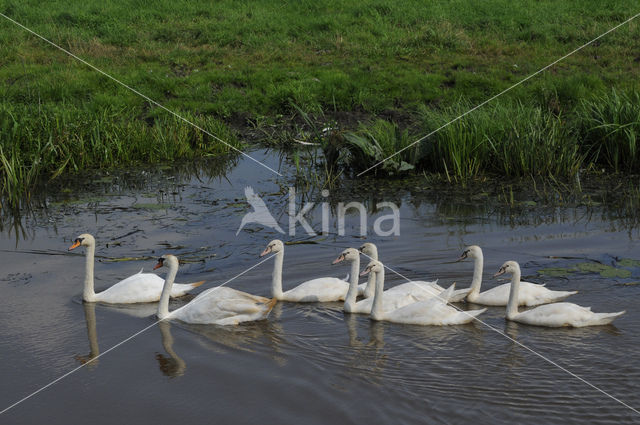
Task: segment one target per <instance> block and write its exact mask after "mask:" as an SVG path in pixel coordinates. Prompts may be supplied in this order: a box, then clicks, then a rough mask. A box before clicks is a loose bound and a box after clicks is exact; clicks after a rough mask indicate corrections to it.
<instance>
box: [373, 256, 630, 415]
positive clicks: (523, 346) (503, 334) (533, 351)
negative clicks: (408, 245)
mask: <svg viewBox="0 0 640 425" xmlns="http://www.w3.org/2000/svg"><path fill="white" fill-rule="evenodd" d="M360 254H362V255H364V256H365V257H367V258H369V259H371V260H373V259H374V258H372V257H370V256H368V255H367V254H365V253H364V252H362V251H360ZM380 263H381V264H382V265H383V266H384V268H386V269H389V270H390V271H391V272H392V273H395V274H397V275H398V276H400V277H401V278H403V279H406V280H407V281H408V282H411V279H409V278H408V277H406V276H404V275H403V274H402V273H400V272H397V271H395V270H394V269H392V268H391V267H389V266H387V265H385V264H384V263H382V262H380ZM416 286H417V287H418V288H420V289H422V290H423V291H425V292H428V291H427V290H426V289H425V288H423V287H422V286H420V285H416ZM436 297H438V299H440V300H441V301H444V302H445V303H447V304H448V305H450V306H451V307H453V308H455V309H456V310H458V311H460V312H463V313H465V314H467V315H468V316H471V315H470V314H469V313H467V312H466V311H465V310H462V309H461V308H459V307H457V306H455V305H453V304H451V303H449V302H448V301H447V300H445V299H444V298H441V297H440V294H438V295H436ZM471 318H472V319H474V320H477V321H478V322H480V323H482V324H483V325H484V326H486V327H488V328H489V329H491V330H492V331H495V332H497V333H499V334H500V335H502V336H503V337H505V338H507V339H508V340H510V341H511V342H514V343H516V344H518V345H519V346H520V347H522V348H524V349H525V350H527V351H530V352H531V353H533V354H535V355H536V356H538V357H540V358H541V359H543V360H544V361H546V362H547V363H550V364H552V365H553V366H555V367H557V368H558V369H560V370H562V371H564V372H566V373H568V374H569V375H571V376H573V377H574V378H576V379H579V380H580V381H582V382H584V383H585V384H587V385H588V386H590V387H591V388H593V389H595V390H597V391H599V392H601V393H602V394H604V395H606V396H607V397H609V398H611V399H613V400H615V401H617V402H618V403H620V404H622V405H623V406H625V407H627V408H629V409H631V410H633V411H634V412H635V413H637V414H638V415H640V411H638V410H637V409H635V408H634V407H631V406H629V405H628V404H627V403H625V402H624V401H622V400H620V399H619V398H617V397H615V396H613V395H611V394H609V393H608V392H606V391H605V390H603V389H602V388H600V387H597V386H595V385H593V384H592V383H591V382H589V381H587V380H586V379H584V378H582V377H581V376H578V375H576V374H575V373H573V372H571V371H570V370H568V369H567V368H565V367H563V366H561V365H559V364H558V363H556V362H554V361H553V360H551V359H549V358H548V357H546V356H544V355H542V354H540V353H538V352H537V351H535V350H534V349H533V348H530V347H528V346H526V345H524V344H523V343H521V342H519V341H517V340H515V339H513V338H511V337H510V336H509V335H507V334H505V333H504V332H502V331H501V330H500V329H496V328H495V327H493V326H491V325H490V324H488V323H486V322H484V321H482V320H480V319H478V318H477V317H476V316H471Z"/></svg>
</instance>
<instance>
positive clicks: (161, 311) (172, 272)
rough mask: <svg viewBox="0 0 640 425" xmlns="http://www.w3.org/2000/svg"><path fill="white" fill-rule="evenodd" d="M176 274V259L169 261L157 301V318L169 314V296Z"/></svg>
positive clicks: (162, 317)
mask: <svg viewBox="0 0 640 425" xmlns="http://www.w3.org/2000/svg"><path fill="white" fill-rule="evenodd" d="M176 274H178V264H177V261H169V271H168V272H167V275H166V276H165V278H164V286H163V287H162V295H160V302H158V319H160V320H162V319H164V318H166V317H167V316H168V315H169V298H170V297H171V287H172V286H173V281H174V280H175V279H176Z"/></svg>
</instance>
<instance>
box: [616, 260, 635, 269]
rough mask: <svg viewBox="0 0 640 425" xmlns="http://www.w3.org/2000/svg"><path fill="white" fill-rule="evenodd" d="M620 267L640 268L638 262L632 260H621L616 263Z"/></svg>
mask: <svg viewBox="0 0 640 425" xmlns="http://www.w3.org/2000/svg"><path fill="white" fill-rule="evenodd" d="M617 265H618V266H620V267H640V260H633V259H631V258H623V259H621V260H620V261H618V262H617Z"/></svg>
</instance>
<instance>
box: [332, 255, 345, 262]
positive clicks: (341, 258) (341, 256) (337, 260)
mask: <svg viewBox="0 0 640 425" xmlns="http://www.w3.org/2000/svg"><path fill="white" fill-rule="evenodd" d="M341 261H344V254H340V256H339V257H338V258H336V259H335V260H333V262H332V263H331V264H338V263H340V262H341Z"/></svg>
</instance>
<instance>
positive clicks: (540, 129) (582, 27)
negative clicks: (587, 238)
mask: <svg viewBox="0 0 640 425" xmlns="http://www.w3.org/2000/svg"><path fill="white" fill-rule="evenodd" d="M0 11H2V13H4V14H6V15H8V16H10V17H12V18H13V19H16V20H18V21H19V22H21V23H23V24H25V25H26V26H28V27H30V28H32V29H33V30H35V31H36V32H38V33H40V34H42V35H43V36H44V37H47V38H49V39H51V40H52V41H53V42H55V43H58V44H60V45H61V46H62V47H64V48H66V49H69V50H70V51H72V52H73V53H75V54H77V55H79V56H80V57H82V58H84V59H86V60H87V61H89V62H91V63H92V64H95V65H96V66H98V67H100V68H101V69H103V70H104V71H106V72H108V73H110V74H112V75H114V76H115V77H116V78H118V79H120V80H122V81H123V82H125V83H126V84H128V85H130V86H132V87H135V88H136V89H137V90H139V91H141V92H142V93H144V94H146V95H148V96H150V97H151V98H153V99H154V100H157V101H158V102H160V103H162V104H164V105H166V106H167V107H169V108H171V109H173V110H176V111H178V112H180V113H185V114H186V115H187V116H188V117H189V118H191V119H193V120H194V121H196V122H198V123H202V124H203V125H205V126H207V128H208V129H210V130H211V131H212V133H213V134H216V135H217V136H219V137H220V138H221V139H223V140H227V141H229V142H230V143H233V144H234V145H235V146H239V145H240V142H239V139H243V138H249V139H250V140H251V141H262V142H264V141H272V142H275V143H278V144H283V143H284V142H285V141H286V142H287V143H289V141H288V139H289V138H292V137H296V136H297V134H298V133H299V131H298V130H299V129H303V130H304V129H305V128H307V123H306V122H305V121H304V120H303V119H302V118H301V114H300V111H303V112H304V113H305V114H308V117H310V118H311V119H313V120H315V121H316V123H315V124H314V125H315V127H317V128H320V129H322V128H324V124H325V122H326V123H329V124H330V125H331V126H332V128H335V129H337V130H336V133H337V134H336V137H337V136H338V135H339V136H340V137H338V138H337V139H336V140H338V141H342V142H344V152H334V154H336V155H337V157H339V158H340V161H338V163H339V164H341V165H340V166H342V167H347V168H349V169H353V170H362V169H364V168H366V167H367V166H368V165H371V162H370V161H371V159H372V158H379V157H380V156H384V155H385V154H386V153H388V152H391V151H392V150H393V149H395V148H396V147H398V146H405V145H406V143H408V142H410V141H411V140H412V139H414V136H415V135H422V134H423V133H422V132H423V131H425V130H428V129H430V128H433V125H435V123H439V122H443V120H445V119H446V118H447V117H450V116H451V115H452V114H453V113H455V112H458V111H461V110H463V109H464V106H469V105H475V104H478V103H480V102H482V101H484V100H485V99H487V98H488V97H490V96H492V95H494V94H495V93H498V92H500V91H501V90H503V89H505V88H507V87H509V86H510V85H512V84H514V83H515V82H517V81H519V80H520V79H522V78H524V77H525V76H527V75H529V74H531V73H532V72H534V71H536V70H538V69H540V68H541V67H543V66H545V65H547V64H548V63H550V62H552V61H553V60H555V59H557V58H558V57H560V56H562V55H564V54H566V53H567V52H569V51H571V50H573V49H574V48H576V47H577V46H579V45H581V44H583V43H585V42H586V41H588V40H590V39H592V38H593V37H595V36H597V35H599V34H601V33H602V32H604V31H606V30H607V29H609V28H611V27H613V26H615V25H616V24H618V23H620V22H622V21H623V20H624V19H626V18H627V17H629V16H631V15H633V13H636V12H637V11H634V10H630V9H629V3H628V2H627V1H624V0H609V1H607V2H606V6H605V5H603V4H602V2H601V1H597V0H585V1H584V2H581V3H580V4H578V3H575V2H559V1H553V0H541V1H537V2H533V3H532V2H529V1H525V0H516V1H506V0H487V1H484V2H482V3H481V4H478V3H477V2H468V1H462V0H448V1H443V2H421V1H418V0H410V1H406V2H400V3H398V2H392V1H390V0H365V1H363V2H358V3H353V2H347V1H344V0H318V1H313V2H311V1H300V2H293V3H282V2H278V1H275V0H266V1H263V2H258V3H256V2H237V1H231V0H222V1H219V2H215V3H211V2H206V1H203V0H192V1H184V0H172V1H169V0H159V1H157V2H154V3H153V4H147V3H144V2H140V1H138V0H124V1H120V2H107V3H104V2H98V1H96V0H87V1H85V2H81V3H78V2H71V1H68V0H61V1H58V2H53V3H48V4H47V6H46V7H42V5H41V3H40V2H35V1H32V0H27V1H22V2H18V1H6V2H4V3H3V4H2V5H1V6H0ZM0 35H1V36H2V39H3V40H4V41H5V42H4V43H2V45H1V46H0V58H2V59H0V64H1V65H2V66H0V81H2V83H3V84H0V125H1V127H0V164H1V165H2V168H1V170H0V180H2V181H3V187H2V190H1V192H2V193H3V194H4V195H7V194H9V195H10V196H11V197H14V198H18V197H20V196H23V195H24V194H26V193H28V188H29V187H30V186H31V182H33V181H35V180H37V179H41V178H47V179H48V178H51V177H55V176H57V175H59V174H60V173H66V172H80V171H82V170H83V169H86V168H94V167H110V166H113V165H124V164H127V163H135V162H137V161H145V162H147V161H154V162H159V161H166V160H169V161H170V160H174V159H179V158H191V157H197V156H202V155H210V154H216V153H218V152H225V151H226V148H225V147H224V146H220V145H219V144H218V143H216V142H214V141H211V140H208V138H203V137H202V136H201V135H199V134H197V133H196V132H195V131H193V130H191V129H190V128H188V127H187V126H186V125H184V124H183V123H181V122H179V121H176V120H174V119H173V118H170V117H168V116H167V114H166V112H164V111H161V110H158V109H156V108H155V107H153V106H150V105H149V104H148V103H146V102H145V101H144V100H143V99H142V98H140V97H139V96H137V95H135V94H133V93H131V92H130V91H127V90H126V89H124V88H122V87H121V86H119V85H117V84H115V83H114V82H112V81H110V80H108V79H106V78H105V77H103V76H101V75H100V74H98V73H96V72H95V71H93V70H91V69H89V68H87V67H86V66H84V65H82V64H80V63H79V62H77V61H75V60H73V59H71V58H69V57H68V56H67V55H65V54H64V53H62V52H60V51H58V50H56V49H53V48H52V47H51V46H49V45H48V44H46V43H44V42H43V41H42V40H39V39H37V38H35V37H34V36H32V35H30V34H29V33H27V32H25V31H24V30H22V29H20V28H19V27H17V26H15V25H13V24H10V23H9V22H8V21H4V22H3V25H2V26H0ZM638 51H640V24H638V23H637V22H631V23H630V24H628V25H625V26H623V27H621V28H620V29H618V30H617V31H615V32H613V33H611V34H609V35H607V36H606V37H604V38H603V39H601V40H599V41H598V42H597V43H596V44H594V45H592V46H589V47H587V48H585V49H584V50H583V51H581V52H579V53H577V54H575V55H573V56H571V57H569V58H567V59H566V60H565V61H563V62H561V63H560V64H558V65H556V66H555V67H553V69H551V70H549V71H548V72H545V73H544V74H542V75H539V76H537V77H535V78H533V79H531V80H530V81H528V82H527V83H526V84H523V85H522V86H520V87H518V88H517V89H515V90H513V91H511V92H509V93H507V94H506V95H505V96H504V97H503V98H501V99H500V104H499V105H496V106H494V107H493V109H489V110H488V111H486V112H481V111H476V112H474V114H473V115H476V113H478V114H479V115H480V117H478V118H476V119H475V120H466V119H465V121H464V122H460V123H459V124H456V125H455V126H452V127H451V129H450V130H447V132H446V133H443V134H442V135H439V136H438V138H437V140H436V142H435V143H432V144H427V145H425V147H421V148H420V149H417V150H414V149H410V150H408V151H407V153H406V155H403V156H402V157H401V158H400V159H399V161H398V162H396V163H393V164H390V165H388V166H387V169H386V170H384V171H383V172H381V173H382V174H384V173H385V172H386V173H394V174H397V173H399V172H400V171H402V170H408V169H412V168H413V169H419V170H428V171H433V172H438V173H443V174H444V175H445V176H447V178H449V179H450V180H451V181H462V180H465V179H472V178H477V177H478V176H481V175H484V174H487V173H489V174H491V173H493V174H499V175H502V174H507V175H510V176H511V175H528V174H530V173H532V172H533V173H534V174H540V175H545V174H552V175H555V176H562V175H571V174H574V173H576V170H577V169H578V168H580V167H583V166H585V164H587V165H588V164H590V163H595V164H598V166H602V167H606V168H607V169H611V170H614V171H625V172H635V171H637V169H638V162H637V161H638V155H637V152H636V148H635V147H634V146H632V142H633V143H635V137H636V134H637V128H638V126H637V118H634V115H633V114H634V113H636V112H637V104H638V103H637V101H636V100H634V99H636V98H634V97H633V96H635V95H634V94H633V93H635V92H634V89H635V90H637V89H638V83H637V81H639V78H638V77H640V68H639V67H638V66H637V61H638V60H640V56H638ZM612 87H615V88H616V92H615V94H614V93H613V92H612V90H611V88H612ZM628 93H631V95H628ZM628 96H631V97H628ZM461 99H464V102H461ZM602 99H605V101H606V102H607V104H608V105H609V106H607V107H604V106H602V105H601V104H600V101H601V100H602ZM634 102H635V104H634ZM625 105H626V106H625ZM512 108H514V109H513V110H511V109H512ZM634 108H635V109H634ZM469 118H470V119H472V118H473V116H471V115H470V116H469ZM634 119H635V121H634ZM382 120H384V121H386V122H384V121H382ZM493 120H500V122H499V123H498V124H499V125H496V126H494V125H493V124H494V123H493V122H491V121H493ZM633 122H636V124H633ZM485 130H491V131H492V133H490V134H489V135H488V136H487V137H483V135H482V134H481V132H483V131H485ZM467 131H469V132H471V134H467ZM349 132H350V133H349ZM459 136H460V137H462V139H459ZM503 137H504V138H505V140H503ZM548 137H552V138H554V140H553V141H550V142H549V141H545V140H546V138H548ZM583 138H584V143H580V142H582V141H583V140H582V139H583ZM576 140H577V141H578V143H579V146H578V147H577V148H576V146H575V144H576ZM567 141H568V143H569V146H568V147H565V146H564V144H565V142H567ZM336 143H337V142H336ZM364 143H366V144H369V145H371V146H373V147H372V148H363V152H364V151H366V150H367V149H369V150H371V153H366V152H365V153H364V154H360V153H359V152H358V148H357V146H358V145H361V146H363V147H364ZM447 143H448V144H450V145H451V146H452V149H450V150H447V148H446V145H447ZM514 146H520V147H522V148H525V149H524V150H523V151H522V152H518V151H516V150H514V149H515V148H514ZM341 149H342V148H339V149H338V150H341ZM527 149H528V150H527ZM537 149H542V151H543V154H544V155H545V156H544V158H546V160H547V161H551V162H553V163H555V162H557V163H558V164H549V165H545V163H544V161H543V158H542V157H538V156H537V155H536V154H537V153H538V151H537ZM476 154H478V156H476ZM502 157H504V158H503V159H502V160H500V161H496V160H495V158H502ZM349 158H351V159H349ZM367 161H369V162H367Z"/></svg>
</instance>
